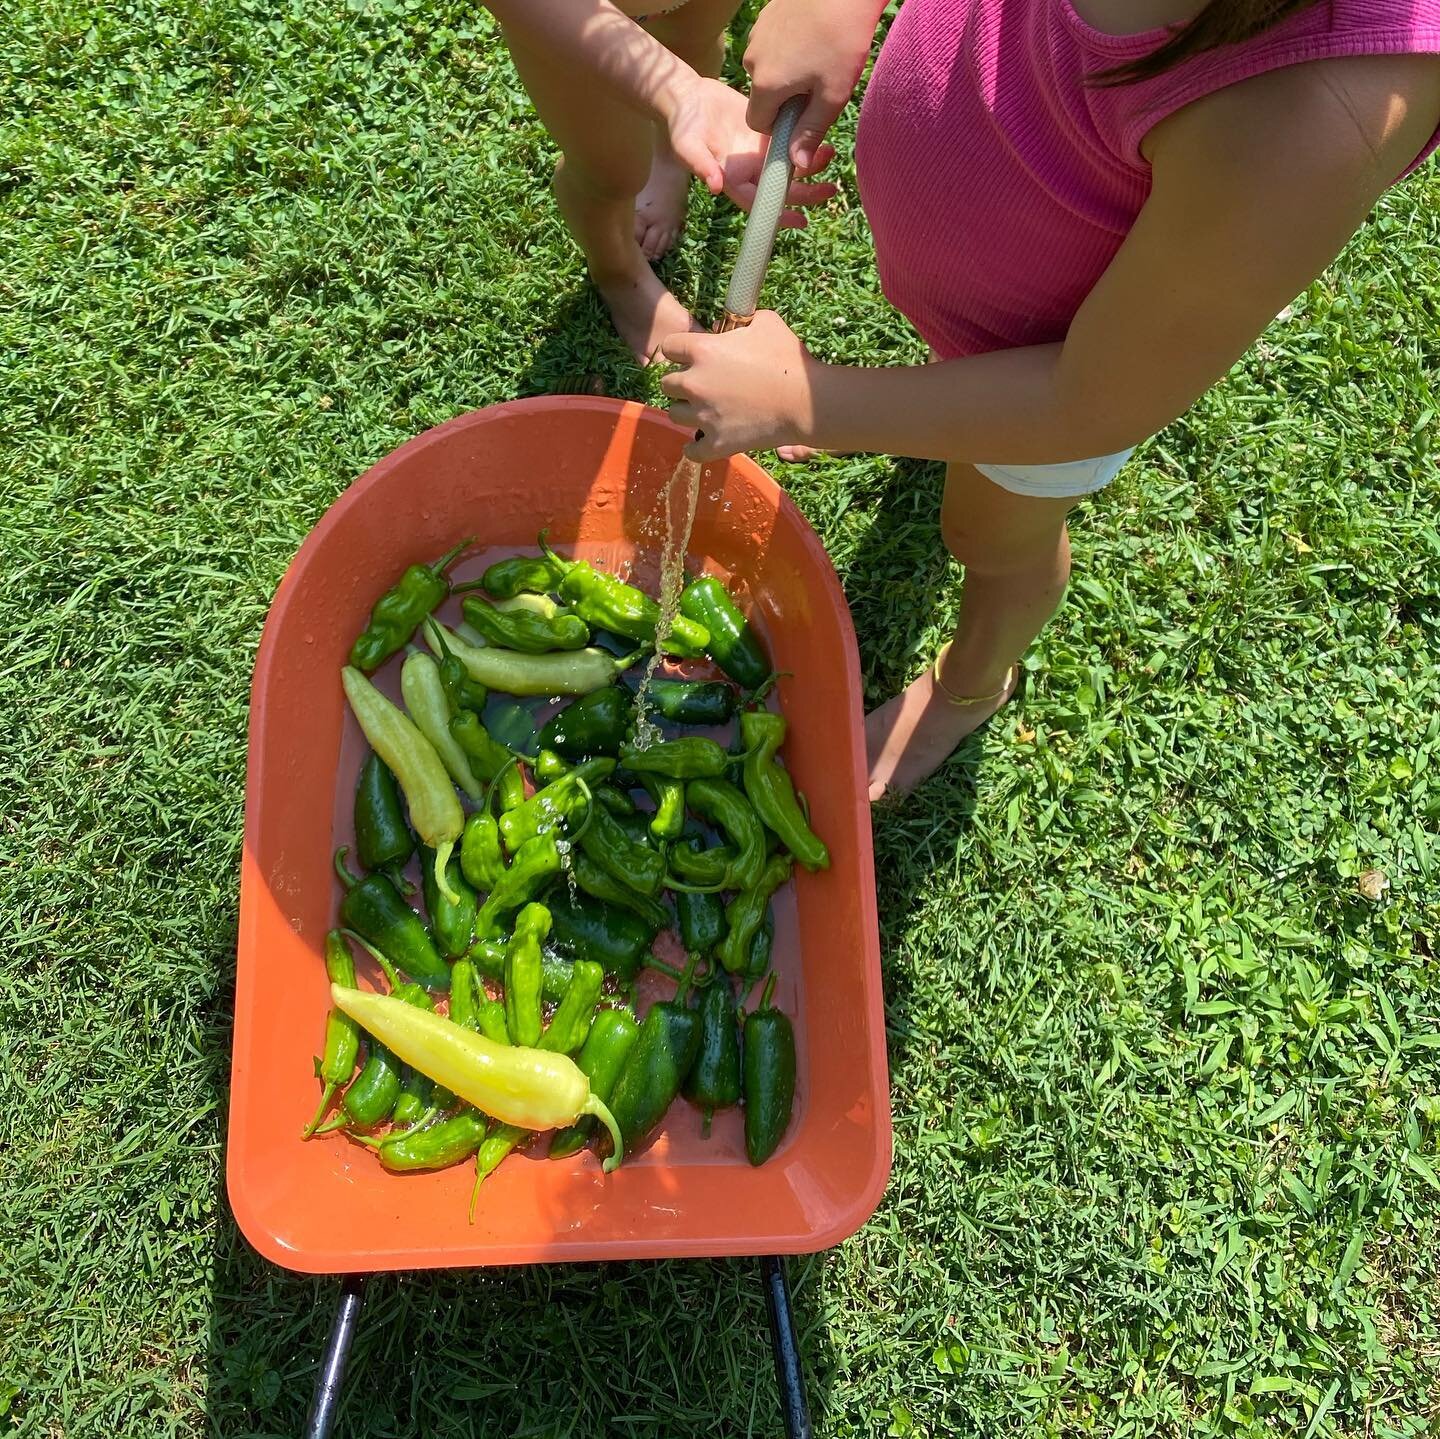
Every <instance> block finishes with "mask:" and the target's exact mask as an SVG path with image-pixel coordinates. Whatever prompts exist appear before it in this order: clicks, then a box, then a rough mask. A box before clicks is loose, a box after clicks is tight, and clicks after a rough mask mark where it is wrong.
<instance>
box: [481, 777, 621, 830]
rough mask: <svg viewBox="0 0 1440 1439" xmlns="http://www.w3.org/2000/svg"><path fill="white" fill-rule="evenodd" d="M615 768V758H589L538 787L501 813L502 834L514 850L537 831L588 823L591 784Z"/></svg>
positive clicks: (591, 809)
mask: <svg viewBox="0 0 1440 1439" xmlns="http://www.w3.org/2000/svg"><path fill="white" fill-rule="evenodd" d="M614 768H615V761H614V760H613V759H589V760H585V761H584V762H583V763H581V764H578V765H576V766H575V768H574V769H572V770H570V771H568V772H567V773H565V774H563V775H561V776H560V778H559V779H557V780H552V781H551V782H550V783H549V784H547V785H546V786H545V788H544V789H541V790H537V791H536V792H535V793H534V794H532V795H531V796H530V798H529V799H527V800H526V801H525V803H524V804H521V805H516V807H515V808H514V809H511V810H506V811H505V813H504V814H502V815H501V816H500V838H501V839H502V840H503V841H504V842H505V848H506V849H508V850H510V851H511V853H514V851H515V850H516V849H517V848H518V847H519V846H520V845H522V844H524V843H525V842H526V841H527V840H530V839H534V838H535V836H536V835H541V834H549V833H551V832H553V831H554V830H555V829H556V828H557V827H558V826H560V825H562V824H564V825H567V826H572V825H573V826H576V827H578V826H579V825H580V824H582V823H584V824H585V825H586V827H587V828H588V827H589V822H590V820H589V819H587V816H590V817H591V818H593V811H594V810H595V808H596V806H595V803H594V800H593V799H592V798H591V786H592V785H597V784H599V783H600V781H601V780H602V779H604V778H606V776H607V775H609V774H610V773H611V771H612V770H614Z"/></svg>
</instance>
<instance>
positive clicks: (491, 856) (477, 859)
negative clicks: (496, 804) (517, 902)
mask: <svg viewBox="0 0 1440 1439" xmlns="http://www.w3.org/2000/svg"><path fill="white" fill-rule="evenodd" d="M460 872H461V873H462V874H463V875H464V876H465V878H466V879H467V880H468V881H469V882H470V883H471V884H472V885H474V887H475V888H476V889H479V890H486V891H489V890H492V889H494V888H495V885H496V883H497V882H498V881H499V879H500V876H501V875H502V874H504V872H505V857H504V855H502V854H501V852H500V827H499V825H497V824H496V823H495V816H494V815H493V814H491V813H490V811H489V810H488V809H477V810H476V811H475V813H474V814H472V815H471V816H470V818H469V819H467V820H466V821H465V832H464V833H463V834H462V835H461V836H460Z"/></svg>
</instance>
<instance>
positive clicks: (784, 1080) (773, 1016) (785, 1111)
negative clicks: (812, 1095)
mask: <svg viewBox="0 0 1440 1439" xmlns="http://www.w3.org/2000/svg"><path fill="white" fill-rule="evenodd" d="M774 990H775V976H774V975H773V974H772V975H771V976H770V979H769V982H768V983H767V984H766V986H765V993H764V994H763V995H762V996H761V997H760V1007H759V1008H758V1009H756V1010H755V1011H754V1012H753V1013H752V1014H750V1015H749V1016H747V1018H746V1020H745V1062H744V1086H743V1088H744V1094H745V1154H746V1157H747V1158H748V1159H749V1160H750V1163H751V1164H764V1162H765V1161H766V1160H767V1159H769V1158H770V1156H771V1155H772V1154H774V1153H775V1151H776V1150H777V1149H778V1148H779V1147H780V1141H781V1140H782V1139H783V1138H784V1137H785V1131H786V1129H788V1128H789V1127H790V1112H791V1110H792V1109H793V1108H794V1105H795V1028H794V1026H793V1025H792V1024H791V1023H790V1020H789V1019H788V1018H787V1017H786V1016H785V1015H784V1014H782V1013H781V1012H780V1011H779V1010H778V1009H773V1008H771V1005H770V996H771V995H772V994H773V993H774Z"/></svg>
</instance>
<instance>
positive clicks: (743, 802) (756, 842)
mask: <svg viewBox="0 0 1440 1439" xmlns="http://www.w3.org/2000/svg"><path fill="white" fill-rule="evenodd" d="M685 802H686V803H687V804H688V805H689V806H690V808H691V809H693V810H694V811H695V813H696V814H698V815H699V816H700V817H701V818H702V819H708V820H709V821H710V823H711V824H713V825H715V826H716V827H717V828H718V829H720V830H723V831H724V833H725V836H726V838H728V839H729V841H730V843H731V844H732V845H733V846H734V848H735V858H734V860H733V861H732V862H731V865H730V873H729V875H728V876H727V887H728V888H730V889H749V888H751V887H752V886H753V885H754V884H755V883H756V881H758V880H759V878H760V872H761V870H762V869H764V867H765V829H764V827H763V826H762V825H761V823H760V820H759V818H758V817H757V816H756V814H755V811H754V810H753V809H752V808H751V807H750V801H749V800H747V799H746V798H745V796H744V795H743V794H742V793H741V792H740V791H739V790H738V789H736V788H735V786H734V785H733V784H731V783H730V781H729V780H724V779H696V780H691V781H690V782H689V783H688V784H687V785H686V786H685Z"/></svg>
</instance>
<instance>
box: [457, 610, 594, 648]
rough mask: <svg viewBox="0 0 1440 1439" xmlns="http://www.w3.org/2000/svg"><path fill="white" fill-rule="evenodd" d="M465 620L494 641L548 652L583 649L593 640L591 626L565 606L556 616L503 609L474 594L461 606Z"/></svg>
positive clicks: (503, 644) (485, 637)
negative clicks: (565, 608)
mask: <svg viewBox="0 0 1440 1439" xmlns="http://www.w3.org/2000/svg"><path fill="white" fill-rule="evenodd" d="M460 608H461V610H462V611H463V612H464V615H465V621H466V623H467V624H469V625H470V627H471V628H472V629H474V630H475V631H476V632H477V633H478V634H480V635H481V636H483V637H484V639H485V641H486V642H487V643H488V644H491V645H497V646H499V648H501V649H507V650H519V651H521V652H522V653H524V654H527V655H546V654H550V653H552V652H553V651H555V650H580V649H584V648H585V646H586V645H588V644H589V643H590V626H589V625H587V624H586V623H585V621H584V620H582V619H581V618H580V616H579V615H574V614H571V613H570V612H569V611H568V610H561V611H560V612H559V613H558V614H556V615H555V616H554V617H553V618H549V617H547V616H545V615H541V614H536V613H535V612H534V611H533V610H522V609H515V610H499V609H496V608H495V606H494V605H492V604H491V603H490V602H489V601H488V600H482V599H479V598H476V597H474V596H471V597H470V598H468V599H466V600H465V601H464V602H463V603H462V604H461V606H460Z"/></svg>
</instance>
